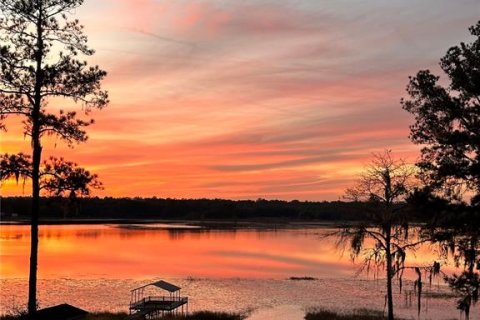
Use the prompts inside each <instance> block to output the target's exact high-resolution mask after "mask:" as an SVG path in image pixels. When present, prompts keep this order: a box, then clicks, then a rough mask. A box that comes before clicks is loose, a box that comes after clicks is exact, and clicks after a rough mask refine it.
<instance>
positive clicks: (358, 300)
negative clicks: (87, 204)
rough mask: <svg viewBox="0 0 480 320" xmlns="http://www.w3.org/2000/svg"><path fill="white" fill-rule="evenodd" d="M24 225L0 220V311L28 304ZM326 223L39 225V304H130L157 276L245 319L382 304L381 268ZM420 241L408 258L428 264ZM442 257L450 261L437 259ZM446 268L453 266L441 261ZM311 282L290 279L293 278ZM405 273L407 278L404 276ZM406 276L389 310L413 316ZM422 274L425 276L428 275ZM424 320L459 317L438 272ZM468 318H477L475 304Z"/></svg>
mask: <svg viewBox="0 0 480 320" xmlns="http://www.w3.org/2000/svg"><path fill="white" fill-rule="evenodd" d="M29 230H30V229H29V226H20V225H2V226H1V227H0V258H1V264H0V287H1V292H0V312H1V313H6V312H9V311H11V310H13V309H15V308H22V307H24V306H25V304H26V297H27V282H28V281H27V280H28V261H29V248H30V231H29ZM332 231H333V229H331V228H326V227H308V228H307V227H296V228H281V229H272V230H270V229H267V230H264V229H262V230H258V229H237V230H212V229H205V228H200V227H195V226H182V225H164V224H149V225H52V226H40V247H39V267H38V277H39V282H38V289H39V292H38V299H39V304H40V307H46V306H50V305H53V304H57V303H64V302H67V303H71V304H73V305H76V306H78V307H81V308H85V309H87V310H89V311H127V310H128V304H129V300H130V290H131V289H133V288H135V287H138V286H141V285H144V284H147V283H150V282H152V281H155V280H158V279H164V280H166V281H169V282H172V283H174V284H176V285H178V286H180V287H182V295H186V296H188V297H189V300H190V304H189V308H190V310H222V311H239V312H250V313H251V316H250V319H252V320H259V319H267V320H268V319H292V320H295V319H302V317H303V315H304V313H305V310H308V309H311V308H315V307H323V308H329V309H333V310H352V309H359V308H369V309H377V310H383V308H384V297H385V282H384V275H382V274H381V273H380V274H379V275H378V277H374V276H373V275H372V274H370V275H368V274H366V273H361V274H358V270H359V267H360V265H361V262H362V260H361V259H360V260H359V261H358V262H357V263H353V262H352V260H351V258H350V255H349V253H348V251H345V252H342V250H341V248H339V247H338V245H337V241H336V239H335V237H325V235H327V234H329V233H331V232H332ZM434 249H435V248H434V247H433V248H432V247H429V246H423V247H421V248H419V249H418V250H417V251H416V253H415V255H413V254H411V255H410V256H409V257H407V264H410V265H413V264H430V263H431V262H432V261H434V260H435V259H438V257H437V255H436V254H435V252H434V251H435V250H434ZM443 263H447V262H445V261H443ZM445 270H447V271H448V272H454V271H455V268H454V266H453V265H452V264H451V263H447V266H446V267H445ZM305 276H308V277H314V278H317V280H313V281H309V280H300V281H298V280H295V281H294V280H289V278H290V277H305ZM408 279H410V280H408ZM411 279H413V278H412V276H411V275H407V281H406V282H405V284H404V289H403V291H402V293H400V292H399V290H398V288H396V289H395V299H396V301H397V302H396V313H397V314H398V315H400V316H403V317H406V318H411V319H417V309H416V308H417V307H416V304H415V300H416V298H415V297H414V295H413V283H412V281H411ZM426 282H427V281H426ZM425 293H426V296H427V297H426V298H425V299H423V301H422V311H421V317H420V318H421V319H454V318H459V312H458V311H457V310H456V309H455V298H454V297H452V296H451V294H450V291H449V290H448V288H447V287H446V286H445V285H444V283H443V280H441V279H434V281H433V283H432V285H428V284H427V285H425ZM471 319H480V318H479V317H478V307H475V308H474V309H473V312H472V317H471Z"/></svg>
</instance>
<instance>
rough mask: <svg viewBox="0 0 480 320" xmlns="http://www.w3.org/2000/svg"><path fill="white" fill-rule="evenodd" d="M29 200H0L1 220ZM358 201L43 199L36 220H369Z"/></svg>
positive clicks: (23, 212)
mask: <svg viewBox="0 0 480 320" xmlns="http://www.w3.org/2000/svg"><path fill="white" fill-rule="evenodd" d="M31 203H32V201H31V198H30V197H4V198H2V199H1V206H0V209H1V212H2V217H3V219H8V218H11V217H12V214H13V216H14V217H18V218H19V219H22V218H28V217H29V215H30V212H31ZM367 211H368V209H367V210H366V206H365V204H364V203H360V202H342V201H333V202H326V201H325V202H309V201H306V202H303V201H297V200H294V201H281V200H264V199H258V200H255V201H254V200H238V201H235V200H223V199H160V198H110V197H107V198H78V199H75V201H73V202H72V201H70V200H68V199H65V198H42V199H41V208H40V213H41V214H40V217H41V219H42V218H48V219H63V218H67V219H82V218H84V219H185V220H203V219H207V220H208V219H229V220H232V219H233V220H236V219H261V218H267V219H296V220H324V221H360V220H367V219H368V213H367Z"/></svg>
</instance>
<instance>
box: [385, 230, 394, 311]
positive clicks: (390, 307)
mask: <svg viewBox="0 0 480 320" xmlns="http://www.w3.org/2000/svg"><path fill="white" fill-rule="evenodd" d="M385 240H386V241H385V247H386V248H385V255H386V260H387V308H388V320H394V317H393V290H392V278H393V270H392V252H391V247H390V242H391V234H390V228H388V230H387V234H386V237H385Z"/></svg>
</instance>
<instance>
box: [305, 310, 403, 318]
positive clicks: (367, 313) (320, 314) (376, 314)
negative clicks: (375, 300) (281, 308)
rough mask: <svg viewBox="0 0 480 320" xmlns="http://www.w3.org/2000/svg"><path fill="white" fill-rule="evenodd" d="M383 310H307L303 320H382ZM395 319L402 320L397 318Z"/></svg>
mask: <svg viewBox="0 0 480 320" xmlns="http://www.w3.org/2000/svg"><path fill="white" fill-rule="evenodd" d="M384 319H386V317H385V316H384V315H383V312H380V311H374V310H363V309H362V310H355V311H353V312H352V313H336V312H333V311H329V310H324V309H318V310H312V311H308V312H307V314H306V315H305V320H384ZM396 319H397V320H402V319H398V318H396Z"/></svg>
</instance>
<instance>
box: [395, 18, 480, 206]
mask: <svg viewBox="0 0 480 320" xmlns="http://www.w3.org/2000/svg"><path fill="white" fill-rule="evenodd" d="M470 33H471V34H472V36H474V37H475V40H474V41H473V42H472V43H461V44H460V45H458V46H454V47H452V48H450V49H449V50H448V51H447V53H446V55H445V56H444V57H443V58H442V59H441V62H440V67H441V69H442V70H443V71H444V72H445V74H446V75H447V76H448V80H449V83H448V85H443V84H442V83H441V81H440V77H439V76H436V75H434V74H432V73H431V72H430V71H429V70H421V71H419V72H418V73H417V75H416V76H414V77H411V78H410V82H409V84H408V86H407V92H408V94H409V95H410V99H402V105H403V108H404V109H405V110H407V111H408V112H410V113H411V114H413V115H414V116H415V123H414V124H413V125H412V126H411V127H410V128H411V135H410V137H411V139H412V141H413V142H414V143H417V144H422V145H424V147H423V148H422V158H421V161H420V162H419V163H418V165H419V167H420V168H421V170H422V172H423V174H424V178H425V180H426V181H425V182H426V183H427V184H428V185H429V187H431V188H432V189H433V190H436V191H438V192H442V193H443V194H445V195H447V196H448V197H449V198H451V199H456V200H461V199H462V195H463V193H464V192H465V191H470V192H474V193H477V194H478V193H480V22H479V23H477V25H476V26H473V27H471V28H470Z"/></svg>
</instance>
